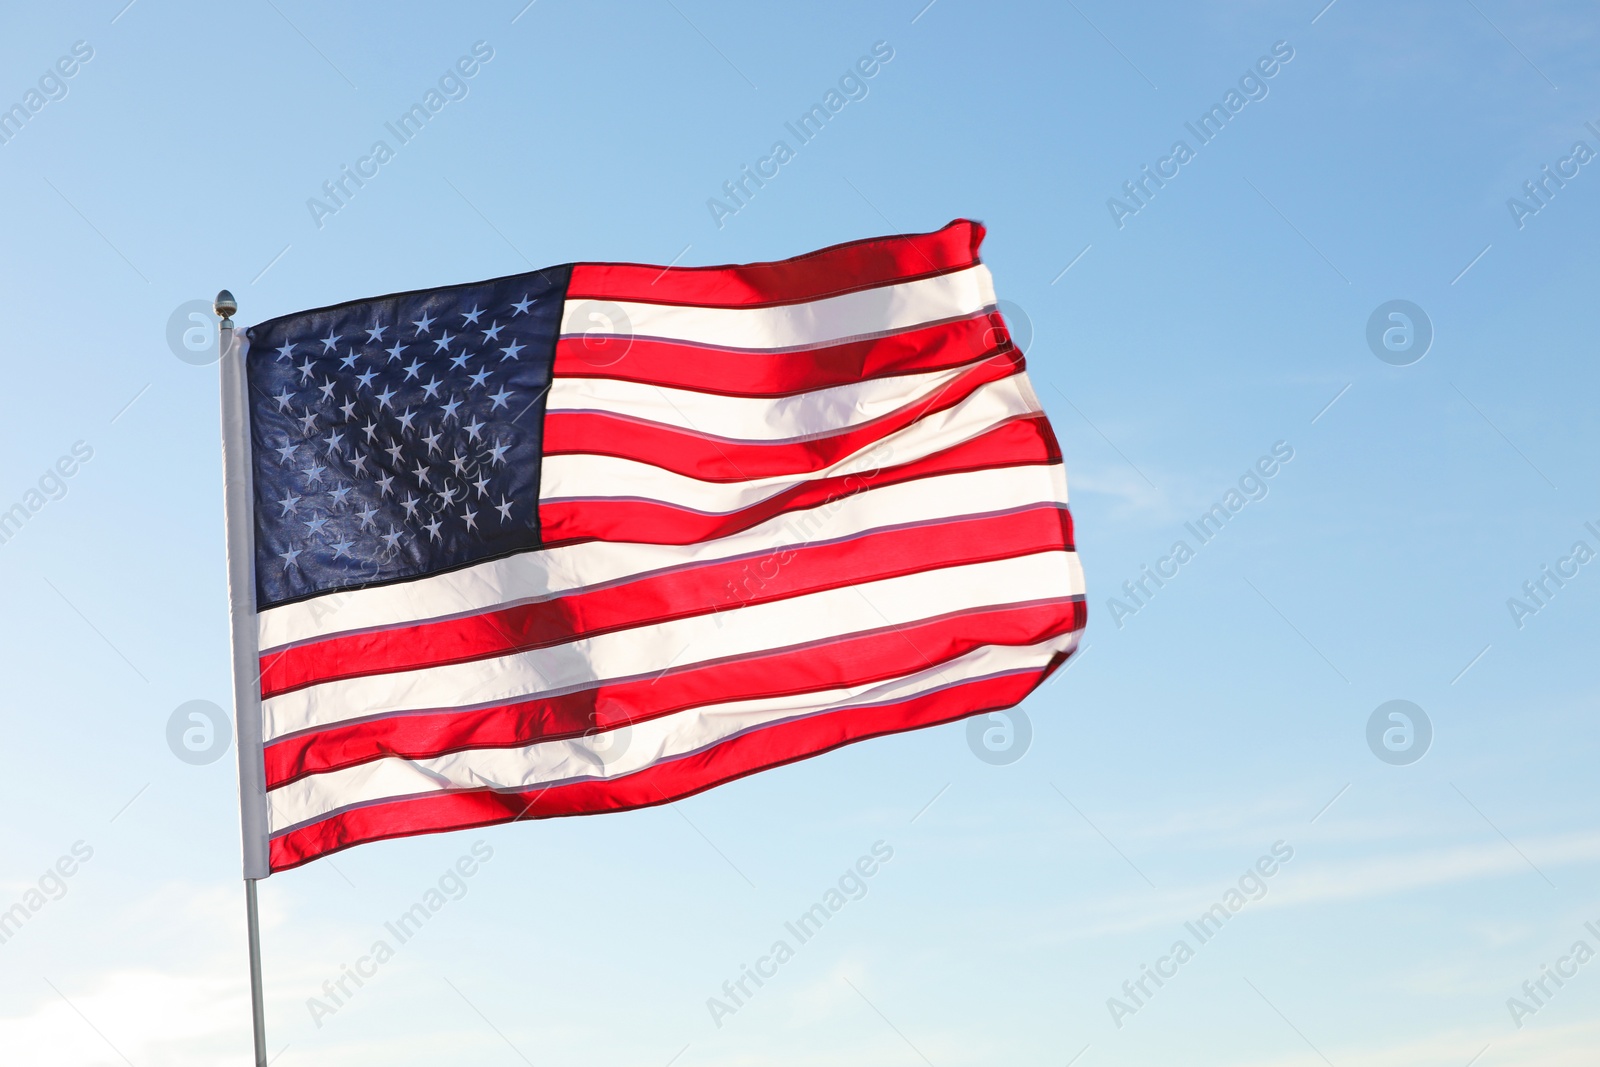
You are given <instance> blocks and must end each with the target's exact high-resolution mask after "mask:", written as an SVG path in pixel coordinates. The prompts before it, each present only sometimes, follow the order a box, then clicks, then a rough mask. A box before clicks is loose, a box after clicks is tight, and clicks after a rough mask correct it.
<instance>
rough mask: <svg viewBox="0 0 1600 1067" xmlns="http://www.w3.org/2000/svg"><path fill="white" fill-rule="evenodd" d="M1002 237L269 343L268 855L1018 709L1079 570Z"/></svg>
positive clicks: (263, 787)
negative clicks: (1012, 319)
mask: <svg viewBox="0 0 1600 1067" xmlns="http://www.w3.org/2000/svg"><path fill="white" fill-rule="evenodd" d="M983 234H984V230H983V227H982V226H980V225H978V224H977V223H974V222H968V221H957V222H954V223H951V224H950V225H949V226H947V227H945V228H944V229H942V230H939V231H937V232H935V233H931V234H920V235H906V236H895V237H885V238H878V239H873V240H866V241H860V242H855V243H851V244H846V245H839V246H835V247H832V248H827V249H824V250H822V251H819V252H813V253H811V254H809V255H805V256H800V257H797V258H795V259H789V260H783V261H778V262H772V263H758V264H750V265H744V266H732V267H696V268H679V267H657V266H644V265H639V264H614V263H613V264H599V263H580V264H571V265H567V266H561V267H553V268H549V269H547V270H542V271H534V272H531V273H528V274H521V275H515V276H512V277H506V278H497V279H494V280H491V281H486V282H477V283H473V284H468V285H456V286H450V287H446V288H441V289H430V290H422V291H417V292H410V293H400V294H396V295H392V296H384V297H378V298H375V299H370V300H358V301H353V302H350V303H345V304H339V305H335V306H332V307H327V308H321V309H318V310H315V311H308V312H303V313H300V314H295V315H287V316H284V317H282V318H278V319H273V320H271V321H269V322H265V323H262V324H260V325H258V326H255V327H253V328H251V329H250V330H248V331H247V332H246V334H245V335H244V336H243V337H242V338H240V339H239V341H238V343H237V344H236V346H235V348H234V350H233V352H232V353H231V354H230V356H229V358H232V359H237V360H240V361H241V363H240V365H239V366H240V368H241V369H240V371H239V372H238V373H237V374H236V378H237V379H238V394H237V398H236V399H235V400H233V401H232V403H233V406H234V407H235V409H237V410H238V411H239V412H240V414H239V416H238V417H236V418H233V419H231V420H230V419H229V417H228V407H229V403H230V401H229V399H228V393H227V388H226V384H225V398H224V425H225V437H227V436H228V435H229V434H230V433H231V435H232V439H231V440H226V441H225V444H226V445H227V446H228V447H230V448H232V449H233V450H234V453H233V454H234V455H244V456H245V457H246V459H245V461H244V464H243V467H242V468H241V469H242V470H244V471H246V472H247V474H246V476H245V481H246V482H247V485H246V486H245V488H244V489H243V490H242V493H243V498H244V499H246V500H247V501H248V503H247V506H244V507H242V508H237V509H235V511H242V512H244V513H246V514H245V518H244V519H240V518H237V517H230V544H231V545H233V546H235V552H236V554H238V555H241V556H243V557H247V559H248V562H249V563H250V565H251V566H250V568H247V569H253V581H252V582H251V583H250V584H252V585H253V588H250V589H247V590H246V591H245V592H246V594H247V595H246V596H245V598H244V601H243V602H246V603H248V606H249V609H250V613H251V614H250V617H249V618H248V619H247V620H245V626H244V634H245V636H244V638H243V640H246V641H248V642H249V647H248V650H247V653H248V655H249V656H250V657H251V659H256V658H258V667H259V678H258V679H251V680H249V681H248V684H247V685H246V686H245V687H243V688H241V690H240V692H241V693H243V692H244V691H245V689H248V690H249V693H248V696H249V697H250V700H249V701H248V703H249V704H250V705H251V706H250V707H248V708H246V707H244V706H241V714H240V738H241V760H242V761H243V762H242V766H243V768H244V770H245V774H244V775H243V778H244V780H245V782H246V786H247V796H246V805H245V807H246V823H247V827H246V830H247V833H246V838H247V856H248V853H249V851H250V846H251V841H252V840H254V841H256V843H257V844H259V845H261V846H262V855H263V856H265V857H266V859H265V865H266V866H268V867H270V869H271V870H273V871H277V870H285V869H288V868H292V867H296V866H298V865H300V864H303V863H306V862H308V861H310V860H312V859H315V858H316V857H318V856H323V855H327V854H329V853H331V852H335V851H338V850H340V849H343V848H347V847H349V846H351V845H355V844H359V843H362V842H366V841H375V840H380V839H384V838H393V837H401V836H406V835H411V834H422V833H435V832H440V831H446V830H454V829H461V828H466V827H474V826H483V825H488V824H492V823H501V822H509V821H514V820H518V819H534V818H544V817H549V816H556V815H576V814H589V813H595V812H602V811H616V810H622V809H628V808H637V807H643V806H646V805H651V804H659V803H662V802H665V801H668V800H674V799H677V798H681V797H684V796H688V795H690V794H693V793H696V792H699V791H701V790H704V789H707V788H710V787H711V786H714V785H718V784H721V783H724V782H727V781H730V780H732V779H735V778H739V777H741V776H743V775H746V774H750V773H753V772H755V771H758V770H762V769H766V768H770V767H775V766H778V765H780V764H784V763H789V762H792V761H794V760H798V759H803V758H805V757H808V756H813V755H816V754H818V753H821V752H825V751H827V750H829V749H832V748H836V747H838V746H840V745H844V744H848V743H850V742H852V741H860V740H863V739H865V738H870V737H876V736H879V735H882V734H887V733H893V732H897V731H901V730H908V729H913V728H917V727H922V726H930V725H934V724H937V723H944V722H949V721H952V720H955V719H959V718H962V717H965V716H969V715H973V714H977V713H979V712H984V711H991V710H996V709H1001V708H1006V707H1010V706H1012V705H1014V704H1016V703H1017V702H1018V701H1020V700H1022V699H1023V698H1024V697H1025V696H1026V695H1027V694H1028V693H1029V692H1031V691H1032V690H1033V689H1034V688H1035V687H1036V686H1038V685H1039V684H1040V682H1042V681H1043V680H1044V679H1045V678H1046V677H1047V676H1048V675H1049V674H1050V673H1051V672H1052V671H1053V670H1055V669H1056V668H1057V667H1059V666H1060V665H1061V663H1062V662H1063V661H1065V660H1066V658H1067V657H1068V656H1069V655H1070V654H1071V653H1072V652H1073V651H1074V650H1075V648H1076V647H1077V642H1078V637H1079V634H1080V632H1081V630H1082V628H1083V625H1084V619H1085V610H1084V602H1083V582H1082V573H1081V570H1080V568H1079V565H1078V559H1077V555H1076V553H1075V551H1074V546H1073V533H1072V520H1071V517H1070V515H1069V513H1068V511H1067V486H1066V476H1065V472H1064V468H1063V466H1062V462H1061V454H1060V450H1059V448H1058V446H1057V443H1056V440H1055V437H1054V435H1053V434H1052V432H1051V430H1050V426H1049V424H1048V423H1047V422H1046V419H1045V416H1044V414H1043V411H1042V410H1041V408H1040V405H1039V402H1038V400H1037V398H1036V397H1035V395H1034V392H1033V390H1032V388H1031V387H1030V385H1029V382H1028V379H1027V376H1026V374H1025V373H1024V370H1023V359H1022V354H1021V353H1020V352H1019V351H1018V350H1017V348H1016V347H1015V346H1014V345H1013V343H1012V341H1011V339H1010V336H1009V334H1008V333H1007V330H1006V326H1005V323H1004V321H1003V320H1002V318H1001V316H1000V314H999V312H998V310H997V309H996V304H995V297H994V291H993V286H992V283H991V280H990V275H989V271H988V269H987V268H986V267H984V266H983V265H982V263H981V262H980V261H979V258H978V246H979V244H980V243H981V241H982V239H983ZM225 383H226V378H225ZM230 426H232V427H233V428H232V430H231V431H230V430H229V429H228V427H230ZM243 438H247V439H248V440H247V446H248V447H247V448H246V441H245V440H242V439H243ZM230 516H233V512H230ZM240 545H244V546H247V547H246V548H244V549H239V548H238V546H240ZM234 573H235V574H236V575H237V574H243V573H245V571H244V570H236V571H235V572H234ZM234 597H235V613H236V615H237V614H238V613H239V607H238V605H239V604H240V603H241V599H240V594H239V591H238V590H235V592H234ZM235 622H236V626H238V625H239V620H238V619H237V618H236V620H235ZM240 639H241V638H239V637H238V636H237V635H236V643H237V642H238V641H239V640H240ZM238 662H239V661H238V659H237V656H236V667H237V665H238ZM257 682H258V684H257ZM256 698H258V700H259V702H258V704H257V703H256ZM244 703H246V702H243V701H242V702H241V704H242V705H243V704H244ZM252 781H254V782H256V783H257V785H256V789H257V791H258V793H259V795H258V797H257V798H256V801H255V802H254V803H252V802H251V800H250V798H249V796H248V791H249V790H248V786H249V783H250V782H252ZM252 812H254V814H252ZM252 821H254V822H255V823H256V825H254V826H251V825H250V823H251V822H252ZM259 873H265V871H258V874H259Z"/></svg>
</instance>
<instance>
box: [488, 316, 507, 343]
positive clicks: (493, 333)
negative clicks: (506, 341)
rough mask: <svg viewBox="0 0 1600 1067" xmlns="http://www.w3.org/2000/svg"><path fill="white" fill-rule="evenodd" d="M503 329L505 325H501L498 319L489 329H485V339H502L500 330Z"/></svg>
mask: <svg viewBox="0 0 1600 1067" xmlns="http://www.w3.org/2000/svg"><path fill="white" fill-rule="evenodd" d="M503 329H505V327H504V326H502V325H500V323H499V322H498V321H496V322H493V323H491V324H490V326H489V328H488V329H487V330H484V331H483V339H484V340H485V341H498V340H499V339H500V331H501V330H503Z"/></svg>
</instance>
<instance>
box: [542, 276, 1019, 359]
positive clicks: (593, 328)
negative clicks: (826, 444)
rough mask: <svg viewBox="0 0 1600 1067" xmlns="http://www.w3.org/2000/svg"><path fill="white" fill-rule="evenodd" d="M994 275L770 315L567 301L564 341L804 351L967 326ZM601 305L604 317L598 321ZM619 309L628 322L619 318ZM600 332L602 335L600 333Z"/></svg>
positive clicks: (932, 281)
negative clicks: (604, 339)
mask: <svg viewBox="0 0 1600 1067" xmlns="http://www.w3.org/2000/svg"><path fill="white" fill-rule="evenodd" d="M994 302H995V299H994V282H993V280H992V279H991V278H990V276H989V268H988V267H985V266H983V265H982V264H978V265H977V266H972V267H967V268H966V269H964V270H958V271H953V272H951V273H949V274H941V275H938V276H937V277H933V278H921V279H918V280H917V281H913V282H899V283H897V284H894V285H881V286H878V287H877V288H875V289H864V290H862V291H860V292H856V293H845V294H843V295H842V296H830V297H826V298H824V299H822V300H809V301H806V302H805V303H801V304H784V305H782V306H780V307H765V308H707V307H694V306H680V305H673V304H645V303H637V302H634V301H625V300H623V301H614V300H605V301H597V300H569V301H567V303H566V305H565V306H564V307H563V308H562V314H561V334H562V336H563V337H573V336H582V335H587V334H596V333H599V334H625V335H628V336H632V337H655V338H662V339H664V340H669V341H688V342H691V343H694V344H703V345H711V346H716V347H719V348H749V349H759V348H806V347H812V346H816V345H825V344H834V343H837V342H839V341H843V340H846V339H849V338H854V337H870V336H875V335H879V334H886V333H892V332H894V331H897V330H909V329H912V328H913V327H916V326H921V325H923V324H924V323H931V322H942V321H944V320H947V319H955V318H965V317H967V316H968V315H973V314H976V313H977V312H979V311H982V310H983V309H984V308H987V307H993V306H994ZM600 305H603V306H604V308H605V311H604V313H603V314H595V313H594V312H595V309H596V307H597V306H600ZM617 308H620V309H621V310H622V312H623V316H625V318H624V317H623V316H618V315H617V314H616V310H615V309H617ZM600 324H603V326H604V328H601V325H600Z"/></svg>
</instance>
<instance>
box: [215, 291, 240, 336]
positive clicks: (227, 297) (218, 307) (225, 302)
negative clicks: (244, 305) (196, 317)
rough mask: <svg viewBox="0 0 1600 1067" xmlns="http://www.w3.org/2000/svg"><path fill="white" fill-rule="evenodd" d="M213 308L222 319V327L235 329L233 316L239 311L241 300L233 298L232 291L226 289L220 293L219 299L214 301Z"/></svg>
mask: <svg viewBox="0 0 1600 1067" xmlns="http://www.w3.org/2000/svg"><path fill="white" fill-rule="evenodd" d="M211 309H212V310H213V311H215V312H216V313H217V315H218V317H219V318H221V319H222V328H223V329H224V330H231V329H233V316H234V315H236V314H237V313H238V311H239V301H237V300H235V299H234V298H233V294H232V293H230V292H228V290H226V289H224V290H222V291H221V292H220V293H218V294H217V299H216V300H215V301H213V302H212V305H211Z"/></svg>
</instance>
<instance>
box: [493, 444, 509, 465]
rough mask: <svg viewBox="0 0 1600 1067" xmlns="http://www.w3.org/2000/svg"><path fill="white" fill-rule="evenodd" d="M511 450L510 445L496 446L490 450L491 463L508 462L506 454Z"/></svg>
mask: <svg viewBox="0 0 1600 1067" xmlns="http://www.w3.org/2000/svg"><path fill="white" fill-rule="evenodd" d="M510 448H511V446H510V445H500V444H497V445H495V446H494V447H493V448H491V449H489V462H490V463H504V462H505V461H506V452H508V451H509V450H510Z"/></svg>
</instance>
